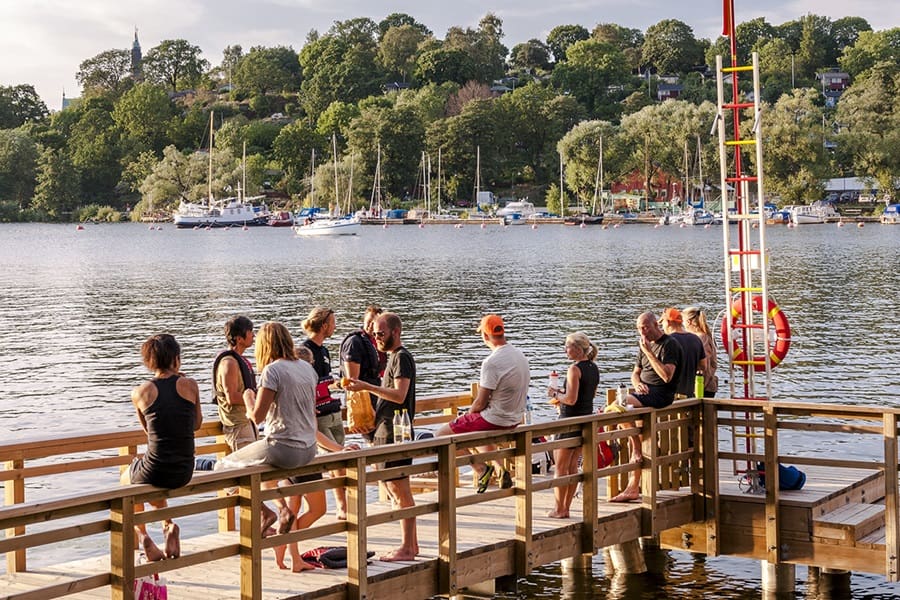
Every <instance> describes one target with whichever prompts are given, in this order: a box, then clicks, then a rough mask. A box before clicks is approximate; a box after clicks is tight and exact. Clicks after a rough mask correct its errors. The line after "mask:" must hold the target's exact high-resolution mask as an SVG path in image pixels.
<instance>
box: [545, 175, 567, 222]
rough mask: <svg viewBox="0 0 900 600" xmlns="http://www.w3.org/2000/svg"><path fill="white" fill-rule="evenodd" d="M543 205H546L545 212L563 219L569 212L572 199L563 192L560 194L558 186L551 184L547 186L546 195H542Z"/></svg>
mask: <svg viewBox="0 0 900 600" xmlns="http://www.w3.org/2000/svg"><path fill="white" fill-rule="evenodd" d="M544 203H545V204H546V205H547V212H550V213H554V214H557V215H559V216H561V217H565V216H566V215H567V214H569V213H570V212H571V211H570V210H569V207H570V206H571V204H572V198H571V197H570V196H569V194H568V193H566V192H565V191H563V193H562V194H560V192H559V185H558V184H556V183H551V184H550V185H548V186H547V193H546V194H545V195H544Z"/></svg>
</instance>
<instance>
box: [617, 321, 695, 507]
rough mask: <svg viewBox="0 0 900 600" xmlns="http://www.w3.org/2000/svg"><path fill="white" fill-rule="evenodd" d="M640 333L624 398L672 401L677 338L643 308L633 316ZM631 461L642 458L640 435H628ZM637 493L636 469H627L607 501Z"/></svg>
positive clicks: (642, 402)
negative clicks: (624, 479)
mask: <svg viewBox="0 0 900 600" xmlns="http://www.w3.org/2000/svg"><path fill="white" fill-rule="evenodd" d="M636 327H637V330H638V333H639V334H640V339H639V340H638V345H639V349H638V354H637V359H636V360H635V364H634V369H633V370H632V372H631V385H632V387H634V390H635V391H634V393H633V394H628V395H627V396H626V397H625V401H626V402H627V403H628V404H629V405H630V406H632V407H637V408H643V407H645V406H649V407H652V408H665V407H667V406H669V405H670V404H672V402H674V401H675V391H676V389H677V388H678V377H679V375H680V374H681V370H680V369H681V361H682V353H681V346H679V345H678V342H677V341H675V339H674V338H673V337H672V336H670V335H666V333H665V332H664V331H663V330H662V329H661V328H660V326H659V322H658V321H657V319H656V315H654V314H653V313H652V312H645V313H643V314H641V315H640V316H639V317H638V318H637V323H636ZM629 447H630V448H631V462H633V463H637V464H640V463H641V461H643V459H644V455H643V451H642V449H641V438H640V436H637V435H635V436H632V437H631V438H629ZM640 497H641V479H640V471H639V470H635V471H631V473H630V474H629V476H628V485H627V486H626V487H625V489H624V490H622V492H621V493H620V494H617V495H616V496H614V497H613V498H610V502H630V501H632V500H638V499H640Z"/></svg>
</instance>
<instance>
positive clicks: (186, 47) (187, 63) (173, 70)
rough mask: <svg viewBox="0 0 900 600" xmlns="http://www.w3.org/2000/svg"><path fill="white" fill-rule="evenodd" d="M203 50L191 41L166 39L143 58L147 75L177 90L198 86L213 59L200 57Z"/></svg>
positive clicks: (172, 89)
mask: <svg viewBox="0 0 900 600" xmlns="http://www.w3.org/2000/svg"><path fill="white" fill-rule="evenodd" d="M201 53H202V52H201V50H200V47H199V46H192V45H191V44H190V43H189V42H188V41H187V40H163V41H162V42H160V44H159V45H158V46H155V47H153V48H151V49H150V50H149V51H148V52H147V54H146V56H144V58H143V60H142V61H141V64H142V66H143V69H144V77H146V78H147V80H148V81H151V82H155V83H159V84H161V85H165V86H167V87H168V88H169V89H170V90H171V91H173V92H177V91H178V90H187V89H191V88H194V87H195V86H196V85H197V84H198V83H199V82H200V78H201V76H202V75H203V72H204V71H206V70H207V69H209V61H207V60H205V59H202V58H200V54H201Z"/></svg>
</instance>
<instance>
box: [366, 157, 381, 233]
mask: <svg viewBox="0 0 900 600" xmlns="http://www.w3.org/2000/svg"><path fill="white" fill-rule="evenodd" d="M369 211H370V212H372V213H373V216H378V215H379V214H380V213H381V142H378V159H377V160H376V161H375V183H374V184H373V185H372V198H371V199H370V200H369Z"/></svg>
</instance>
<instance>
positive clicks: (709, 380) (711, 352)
mask: <svg viewBox="0 0 900 600" xmlns="http://www.w3.org/2000/svg"><path fill="white" fill-rule="evenodd" d="M681 315H682V316H683V317H684V328H685V329H687V330H688V331H690V332H691V333H693V334H694V335H696V336H697V337H699V338H700V341H701V342H703V350H704V352H706V369H705V370H704V371H703V396H704V397H705V398H713V397H715V395H716V391H717V390H718V389H719V378H718V376H717V375H716V369H717V368H718V360H717V358H716V341H715V339H714V338H713V336H712V333H711V332H710V330H709V325H708V324H707V322H706V313H704V312H703V311H702V310H700V308H698V307H696V306H688V307H687V308H685V309H684V310H683V311H681Z"/></svg>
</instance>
